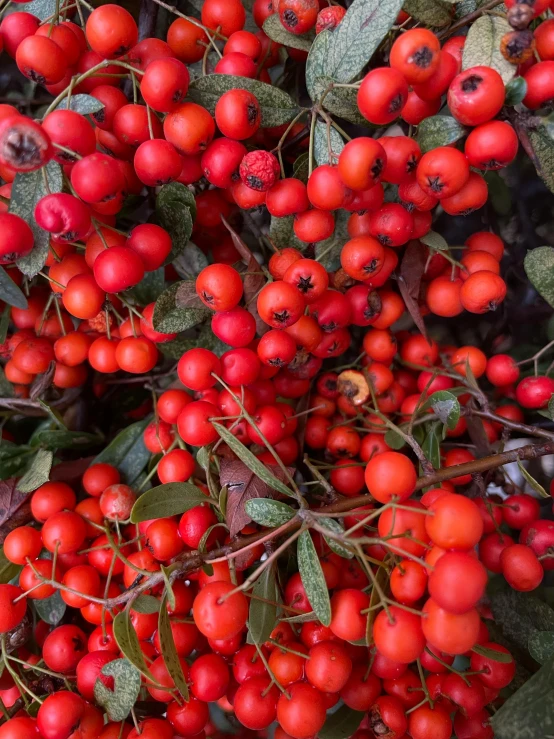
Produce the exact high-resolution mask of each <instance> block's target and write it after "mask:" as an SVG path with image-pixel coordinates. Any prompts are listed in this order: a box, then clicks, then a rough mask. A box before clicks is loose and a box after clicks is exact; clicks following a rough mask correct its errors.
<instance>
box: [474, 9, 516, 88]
mask: <svg viewBox="0 0 554 739" xmlns="http://www.w3.org/2000/svg"><path fill="white" fill-rule="evenodd" d="M511 31H512V27H511V26H510V24H509V23H508V21H507V20H506V19H505V18H500V17H499V16H496V15H482V16H481V17H480V18H478V19H477V20H476V21H474V23H472V25H471V26H470V28H469V31H468V34H467V36H466V42H465V44H464V49H463V55H462V69H464V70H465V69H470V68H471V67H492V68H493V69H494V70H495V71H496V72H498V74H499V75H500V76H501V77H502V79H503V80H504V84H506V83H507V82H509V81H510V80H511V79H512V77H514V76H515V73H516V70H517V67H516V66H515V65H514V64H510V62H509V61H508V60H507V59H505V58H504V55H503V54H502V52H501V50H500V42H501V40H502V37H503V36H504V35H505V34H507V33H511Z"/></svg>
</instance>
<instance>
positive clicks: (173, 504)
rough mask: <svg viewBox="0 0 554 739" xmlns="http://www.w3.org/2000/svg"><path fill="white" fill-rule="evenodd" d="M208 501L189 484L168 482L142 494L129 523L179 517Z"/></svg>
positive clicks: (199, 491)
mask: <svg viewBox="0 0 554 739" xmlns="http://www.w3.org/2000/svg"><path fill="white" fill-rule="evenodd" d="M208 500H209V498H207V497H206V496H205V495H204V493H203V492H202V491H201V490H199V489H198V488H197V487H196V486H195V485H192V484H191V483H190V482H168V483H166V484H165V485H158V486H157V487H155V488H152V489H151V490H148V491H147V492H146V493H143V494H142V495H141V496H140V497H139V498H138V499H137V500H136V502H135V505H134V506H133V510H132V512H131V521H132V522H133V523H140V522H141V521H149V520H150V519H151V518H167V517H168V516H179V515H180V514H181V513H185V511H190V509H191V508H195V507H196V506H198V505H202V503H206V502H207V501H208Z"/></svg>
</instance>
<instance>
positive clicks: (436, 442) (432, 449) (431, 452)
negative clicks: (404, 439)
mask: <svg viewBox="0 0 554 739" xmlns="http://www.w3.org/2000/svg"><path fill="white" fill-rule="evenodd" d="M440 425H441V424H440V423H432V424H430V425H429V429H428V431H427V436H426V437H425V441H424V442H423V444H422V445H421V448H422V450H423V453H424V454H425V456H426V457H427V459H428V460H429V462H431V464H432V465H433V467H434V468H435V469H436V470H438V469H440V466H441V447H440V443H441V434H440Z"/></svg>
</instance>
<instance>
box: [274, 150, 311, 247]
mask: <svg viewBox="0 0 554 739" xmlns="http://www.w3.org/2000/svg"><path fill="white" fill-rule="evenodd" d="M302 156H304V155H303V154H302ZM306 156H307V155H306ZM296 161H298V159H297V160H296ZM293 224H294V216H285V217H284V218H277V217H276V216H271V223H270V226H269V238H270V239H271V241H272V242H273V243H274V244H275V246H276V247H278V248H279V247H285V246H288V245H289V244H290V240H291V238H292V234H293V231H292V228H293Z"/></svg>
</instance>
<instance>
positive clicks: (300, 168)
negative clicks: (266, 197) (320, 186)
mask: <svg viewBox="0 0 554 739" xmlns="http://www.w3.org/2000/svg"><path fill="white" fill-rule="evenodd" d="M309 162H310V155H309V153H308V152H307V151H305V152H304V153H303V154H300V156H299V157H298V159H296V161H295V162H294V164H293V165H292V175H293V177H296V179H297V180H301V181H302V182H303V183H304V184H305V185H307V184H308V174H309ZM291 218H292V219H294V216H285V218H275V216H272V217H271V221H272V222H273V220H274V219H275V220H277V221H283V220H284V221H287V222H289V223H290V224H291V231H292V223H293V221H291V220H289V219H291ZM269 235H270V236H271V229H270V232H269ZM283 245H284V244H283Z"/></svg>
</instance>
